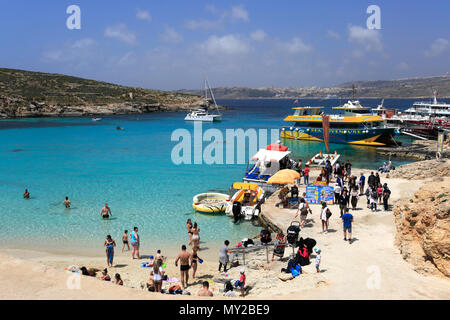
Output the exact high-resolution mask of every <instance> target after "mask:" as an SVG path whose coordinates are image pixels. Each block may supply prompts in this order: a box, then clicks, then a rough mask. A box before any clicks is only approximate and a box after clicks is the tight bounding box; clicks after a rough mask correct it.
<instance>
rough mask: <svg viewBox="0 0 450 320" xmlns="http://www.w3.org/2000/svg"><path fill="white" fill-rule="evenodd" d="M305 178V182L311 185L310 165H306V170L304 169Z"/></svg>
mask: <svg viewBox="0 0 450 320" xmlns="http://www.w3.org/2000/svg"><path fill="white" fill-rule="evenodd" d="M303 179H304V182H305V185H306V186H308V185H309V165H305V170H304V171H303Z"/></svg>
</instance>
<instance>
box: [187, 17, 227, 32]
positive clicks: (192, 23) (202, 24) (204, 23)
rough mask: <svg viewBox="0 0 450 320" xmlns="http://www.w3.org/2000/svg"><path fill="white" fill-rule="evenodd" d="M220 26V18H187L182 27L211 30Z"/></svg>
mask: <svg viewBox="0 0 450 320" xmlns="http://www.w3.org/2000/svg"><path fill="white" fill-rule="evenodd" d="M221 26H222V21H221V20H217V21H216V20H188V21H186V23H185V24H184V27H185V28H187V29H190V30H198V29H203V30H207V31H208V30H213V29H218V28H220V27H221Z"/></svg>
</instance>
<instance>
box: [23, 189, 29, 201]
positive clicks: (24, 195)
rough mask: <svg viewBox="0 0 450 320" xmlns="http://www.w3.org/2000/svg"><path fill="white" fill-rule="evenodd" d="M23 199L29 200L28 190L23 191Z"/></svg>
mask: <svg viewBox="0 0 450 320" xmlns="http://www.w3.org/2000/svg"><path fill="white" fill-rule="evenodd" d="M23 198H24V199H30V193H29V192H28V189H25V191H24V193H23Z"/></svg>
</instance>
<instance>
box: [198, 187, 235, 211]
mask: <svg viewBox="0 0 450 320" xmlns="http://www.w3.org/2000/svg"><path fill="white" fill-rule="evenodd" d="M229 201H230V196H229V195H227V194H223V193H214V192H207V193H200V194H197V195H196V196H194V198H193V199H192V208H194V210H195V211H198V212H203V213H223V212H225V209H226V208H227V206H228V202H229Z"/></svg>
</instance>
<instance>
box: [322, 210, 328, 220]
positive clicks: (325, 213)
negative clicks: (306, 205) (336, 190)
mask: <svg viewBox="0 0 450 320" xmlns="http://www.w3.org/2000/svg"><path fill="white" fill-rule="evenodd" d="M327 209H328V207H325V208H323V209H322V214H321V215H320V219H322V220H323V221H327V219H328V218H327Z"/></svg>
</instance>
